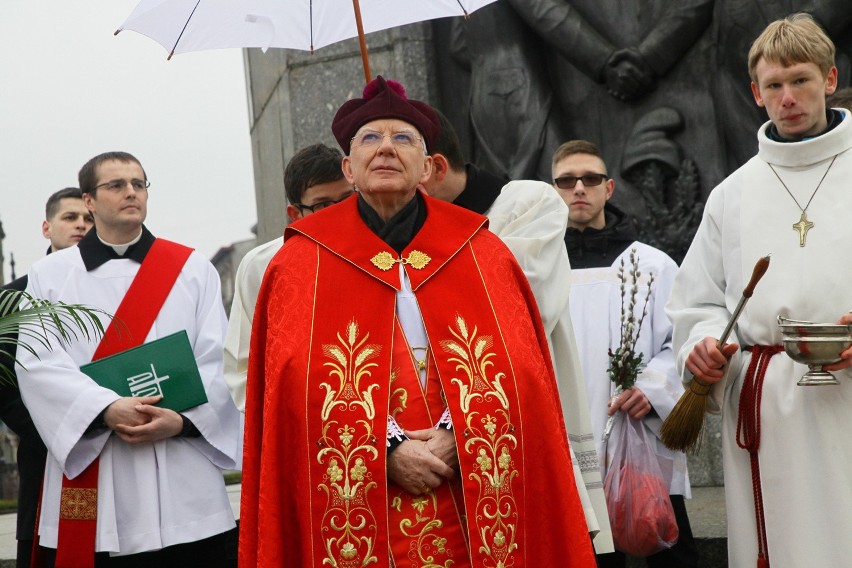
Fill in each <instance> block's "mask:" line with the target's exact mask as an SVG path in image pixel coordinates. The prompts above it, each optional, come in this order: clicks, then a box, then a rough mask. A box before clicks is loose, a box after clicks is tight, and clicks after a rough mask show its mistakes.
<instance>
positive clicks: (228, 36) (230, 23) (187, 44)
mask: <svg viewBox="0 0 852 568" xmlns="http://www.w3.org/2000/svg"><path fill="white" fill-rule="evenodd" d="M494 1H496V0H360V2H359V1H358V0H239V1H236V0H141V1H140V2H139V4H138V5H137V6H136V8H135V9H134V10H133V12H132V13H131V14H130V16H128V18H127V20H126V21H125V22H124V23H123V24H122V25H121V27H119V28H118V30H116V32H115V33H116V34H117V33H119V32H121V31H123V30H133V31H135V32H138V33H140V34H143V35H145V36H148V37H149V38H151V39H153V40H154V41H156V42H157V43H159V44H160V45H162V46H163V47H165V48H166V50H168V51H169V58H171V56H172V55H173V54H175V53H186V52H190V51H199V50H204V49H218V48H228V47H259V48H261V49H264V50H266V49H267V48H270V47H283V48H290V49H301V50H305V51H313V50H315V49H319V48H321V47H325V46H327V45H329V44H332V43H335V42H338V41H341V40H344V39H349V38H353V37H356V36H360V37H361V38H362V45H361V49H362V54H363V55H364V56H366V46H365V45H364V43H363V34H364V33H370V32H376V31H380V30H385V29H388V28H392V27H395V26H401V25H404V24H411V23H414V22H420V21H424V20H431V19H433V18H442V17H445V16H462V15H464V16H466V15H467V14H469V13H470V12H473V11H474V10H477V9H478V8H481V7H483V6H485V5H487V4H490V3H492V2H494ZM359 4H360V7H359ZM358 20H360V22H359V21H358ZM361 22H363V26H361ZM359 28H363V31H361V30H360V29H359ZM366 65H367V61H366V59H365V72H366V74H367V75H368V74H369V72H368V71H367V67H366ZM367 79H368V81H369V77H367Z"/></svg>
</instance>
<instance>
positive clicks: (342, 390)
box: [320, 321, 382, 421]
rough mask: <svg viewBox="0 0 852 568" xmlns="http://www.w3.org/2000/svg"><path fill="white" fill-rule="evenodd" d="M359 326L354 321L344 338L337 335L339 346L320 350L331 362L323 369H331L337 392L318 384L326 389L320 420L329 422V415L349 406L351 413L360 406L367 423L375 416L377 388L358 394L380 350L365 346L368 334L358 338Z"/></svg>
mask: <svg viewBox="0 0 852 568" xmlns="http://www.w3.org/2000/svg"><path fill="white" fill-rule="evenodd" d="M358 334H359V330H358V324H357V323H356V322H354V321H352V322H349V325H348V326H346V333H345V335H344V336H341V335H340V334H339V333H338V334H337V339H338V342H339V343H338V345H334V344H325V345H323V346H322V352H323V354H324V355H325V356H326V357H327V358H328V359H330V361H327V362H325V363H323V366H325V367H330V368H331V371H329V377H330V378H332V379H337V380H338V384H337V390H335V388H334V386H333V385H331V384H330V383H321V384H320V387H321V388H323V389H325V391H326V392H325V401H324V402H323V405H322V419H323V421H325V420H328V417H329V415H330V414H331V411H332V410H333V409H334V407H336V406H348V408H349V410H353V408H354V407H355V406H361V407H362V408H363V409H364V412H365V414H366V416H367V418H368V419H370V420H372V419H373V418H375V416H376V408H375V403H374V402H373V391H374V390H376V389H377V388H379V385H378V384H375V383H373V384H372V385H370V386H369V387H368V388H367V389H366V390H364V391H360V390H359V389H360V385H361V381H362V380H363V379H364V378H365V377H369V376H370V375H371V373H372V371H371V370H372V369H373V368H374V367H376V363H368V361H369V360H370V359H373V358H374V357H376V356H377V355H378V354H379V353H380V352H381V350H382V347H381V345H376V344H367V340H368V339H369V338H370V334H369V333H368V334H366V335H365V336H364V337H363V338H360V337H358Z"/></svg>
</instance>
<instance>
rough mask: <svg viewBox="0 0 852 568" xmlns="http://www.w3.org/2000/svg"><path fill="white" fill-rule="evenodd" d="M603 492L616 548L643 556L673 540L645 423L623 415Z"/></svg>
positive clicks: (665, 492) (671, 521) (671, 519)
mask: <svg viewBox="0 0 852 568" xmlns="http://www.w3.org/2000/svg"><path fill="white" fill-rule="evenodd" d="M604 493H605V494H606V506H607V509H608V510H609V522H610V525H611V526H612V538H613V541H614V542H615V548H616V549H617V550H620V551H622V552H626V553H627V554H630V555H632V556H639V557H644V556H650V555H651V554H654V553H656V552H660V551H661V550H664V549H666V548H671V547H672V546H674V544H675V543H676V542H677V537H678V529H677V521H676V520H675V516H674V510H673V509H672V503H671V500H670V499H669V490H668V487H667V486H666V483H665V481H664V480H663V475H662V473H660V466H659V465H658V463H657V456H656V454H655V453H654V450H653V449H652V447H651V445H650V444H649V440H648V439H647V438H646V436H645V426H644V425H643V424H642V422H641V421H640V420H634V419H632V418H630V417H629V416H628V415H627V414H624V427H623V428H622V429H621V435H620V436H619V439H618V448H617V449H616V451H615V455H614V456H613V459H612V464H611V465H610V467H609V470H608V471H607V474H606V480H605V481H604Z"/></svg>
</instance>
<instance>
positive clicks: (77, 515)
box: [59, 487, 98, 521]
mask: <svg viewBox="0 0 852 568" xmlns="http://www.w3.org/2000/svg"><path fill="white" fill-rule="evenodd" d="M59 518H60V519H63V520H72V521H94V520H97V518H98V490H97V489H94V488H78V487H63V488H62V497H61V498H60V501H59Z"/></svg>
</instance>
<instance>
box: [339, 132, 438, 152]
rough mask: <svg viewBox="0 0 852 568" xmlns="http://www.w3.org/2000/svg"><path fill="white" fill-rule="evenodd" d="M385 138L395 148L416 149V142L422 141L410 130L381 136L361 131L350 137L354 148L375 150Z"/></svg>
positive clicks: (376, 133)
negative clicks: (361, 147)
mask: <svg viewBox="0 0 852 568" xmlns="http://www.w3.org/2000/svg"><path fill="white" fill-rule="evenodd" d="M385 138H390V141H391V144H393V145H394V146H395V147H397V148H416V147H417V144H418V142H422V141H423V139H422V138H420V137H419V136H417V135H416V134H415V133H414V132H411V131H410V130H400V131H399V132H391V133H390V134H383V133H381V132H376V131H375V130H362V131H361V132H359V133H358V134H356V135H355V136H353V137H352V140H351V142H352V144H353V145H354V146H363V147H364V148H376V147H378V146H381V145H382V142H384V140H385Z"/></svg>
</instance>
